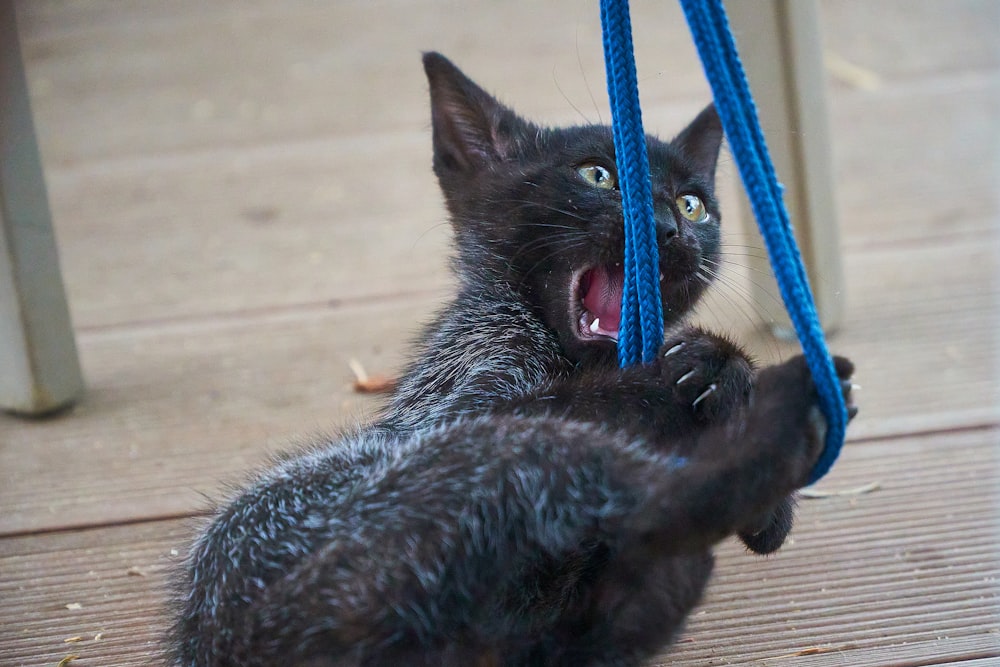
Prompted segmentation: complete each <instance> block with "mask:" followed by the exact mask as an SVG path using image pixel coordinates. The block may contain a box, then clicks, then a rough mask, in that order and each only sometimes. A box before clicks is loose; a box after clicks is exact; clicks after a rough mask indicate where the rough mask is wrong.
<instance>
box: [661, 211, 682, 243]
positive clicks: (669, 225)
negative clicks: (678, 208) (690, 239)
mask: <svg viewBox="0 0 1000 667" xmlns="http://www.w3.org/2000/svg"><path fill="white" fill-rule="evenodd" d="M656 226H657V228H658V231H659V233H660V234H662V235H663V239H664V242H665V243H669V242H670V240H671V239H673V238H674V237H675V236H677V221H675V220H674V216H672V215H670V214H669V213H668V214H667V215H658V216H656Z"/></svg>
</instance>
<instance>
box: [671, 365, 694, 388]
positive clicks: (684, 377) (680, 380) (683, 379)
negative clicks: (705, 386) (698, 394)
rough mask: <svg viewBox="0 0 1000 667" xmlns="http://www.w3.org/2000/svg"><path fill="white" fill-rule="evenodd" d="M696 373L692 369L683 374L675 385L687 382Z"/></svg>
mask: <svg viewBox="0 0 1000 667" xmlns="http://www.w3.org/2000/svg"><path fill="white" fill-rule="evenodd" d="M696 372H697V371H696V370H695V369H693V368H692V369H691V370H689V371H688V372H687V373H685V374H684V375H682V376H680V378H679V379H678V380H677V382H676V383H675V384H683V383H684V382H687V381H688V380H690V379H691V378H692V377H693V376H694V374H695V373H696Z"/></svg>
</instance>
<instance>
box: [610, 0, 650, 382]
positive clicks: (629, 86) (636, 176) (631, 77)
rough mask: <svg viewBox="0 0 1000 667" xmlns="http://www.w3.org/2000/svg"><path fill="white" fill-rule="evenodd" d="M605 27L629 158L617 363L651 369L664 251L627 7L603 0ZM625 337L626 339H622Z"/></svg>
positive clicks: (620, 144)
mask: <svg viewBox="0 0 1000 667" xmlns="http://www.w3.org/2000/svg"><path fill="white" fill-rule="evenodd" d="M601 25H602V26H603V34H604V61H605V65H606V67H607V78H608V95H609V96H610V98H611V114H612V123H611V127H612V130H613V133H614V140H615V155H617V156H624V157H626V158H627V159H621V157H619V158H618V160H617V165H618V187H619V189H620V190H621V193H622V209H623V211H624V214H625V284H624V285H623V286H622V312H621V323H620V324H619V325H618V331H619V336H618V362H619V363H620V364H621V365H622V367H625V366H631V365H633V364H636V363H639V362H640V361H641V362H642V363H649V362H650V361H652V360H653V359H655V358H656V353H657V352H658V351H659V349H660V346H661V345H662V344H663V306H662V302H661V300H660V251H659V247H658V246H657V243H656V220H655V219H654V217H653V193H652V190H651V186H650V182H649V158H648V157H647V155H646V133H645V132H644V131H643V129H642V113H641V111H640V109H639V86H638V84H637V83H636V78H635V59H634V58H633V56H632V52H633V49H632V23H631V20H630V18H629V11H628V2H627V1H626V2H621V1H619V0H601ZM622 332H627V333H626V335H625V336H622Z"/></svg>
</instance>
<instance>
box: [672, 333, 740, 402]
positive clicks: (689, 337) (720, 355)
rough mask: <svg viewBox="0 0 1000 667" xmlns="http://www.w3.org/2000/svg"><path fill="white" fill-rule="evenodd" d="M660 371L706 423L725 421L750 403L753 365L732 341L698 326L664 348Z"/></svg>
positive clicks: (675, 338) (679, 400) (678, 394)
mask: <svg viewBox="0 0 1000 667" xmlns="http://www.w3.org/2000/svg"><path fill="white" fill-rule="evenodd" d="M660 368H661V371H660V374H661V376H662V378H663V381H664V382H665V384H666V385H667V387H669V388H671V389H672V390H673V392H674V394H675V396H676V397H677V401H678V403H679V404H680V405H686V406H690V409H691V412H692V414H693V415H694V417H695V418H696V419H698V420H699V421H702V422H715V421H721V420H724V419H726V418H727V417H729V415H731V414H732V412H733V411H734V410H735V409H738V408H740V407H742V406H744V405H746V404H747V402H748V400H749V397H750V390H751V388H752V387H753V381H754V370H753V364H752V363H751V361H750V360H749V359H748V358H747V356H746V354H745V353H744V352H743V350H741V349H740V348H739V347H738V346H737V345H736V344H734V343H732V342H731V341H729V340H727V339H725V338H723V337H722V336H718V335H716V334H712V333H709V332H707V331H703V330H701V329H697V328H689V329H685V330H684V331H682V332H681V333H680V334H678V335H677V336H675V337H673V338H671V339H668V341H667V342H666V343H665V344H664V345H663V347H662V348H660Z"/></svg>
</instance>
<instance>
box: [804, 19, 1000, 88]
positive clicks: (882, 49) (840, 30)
mask: <svg viewBox="0 0 1000 667" xmlns="http://www.w3.org/2000/svg"><path fill="white" fill-rule="evenodd" d="M820 7H821V10H822V11H821V15H822V22H823V32H824V37H825V43H826V47H827V48H828V49H829V50H830V51H832V52H834V53H837V54H839V55H840V56H841V57H843V58H845V59H846V60H848V61H850V62H853V63H855V64H857V65H860V66H862V67H865V68H867V69H870V70H872V71H873V72H875V73H877V74H878V75H879V77H880V78H882V79H883V81H903V80H913V79H917V78H921V77H936V76H942V75H943V76H947V77H951V76H954V75H955V74H956V73H959V72H975V71H981V70H993V71H995V70H996V68H997V66H998V65H1000V53H998V51H997V49H995V48H993V47H992V46H991V45H993V44H996V37H997V26H998V25H1000V5H997V3H995V2H993V1H992V0H963V1H960V2H936V1H935V0H916V1H914V0H881V1H880V2H878V3H870V2H866V1H865V0H827V1H826V2H823V3H822V4H821V6H820ZM920 44H925V45H926V44H933V45H934V48H933V49H921V48H913V47H914V46H915V45H920Z"/></svg>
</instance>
